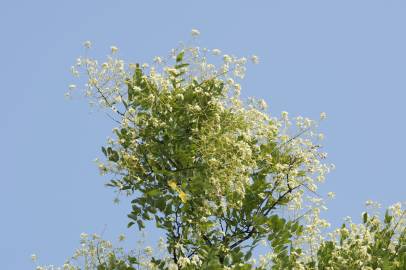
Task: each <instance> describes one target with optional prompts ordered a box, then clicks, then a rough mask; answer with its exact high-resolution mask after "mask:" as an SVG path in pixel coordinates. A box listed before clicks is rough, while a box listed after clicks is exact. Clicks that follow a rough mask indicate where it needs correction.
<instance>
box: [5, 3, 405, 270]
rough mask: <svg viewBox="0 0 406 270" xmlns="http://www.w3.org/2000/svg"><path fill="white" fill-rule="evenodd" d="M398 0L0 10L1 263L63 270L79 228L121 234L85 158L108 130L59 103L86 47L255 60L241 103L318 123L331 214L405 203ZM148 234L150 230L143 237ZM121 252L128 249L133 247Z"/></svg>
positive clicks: (123, 210)
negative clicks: (182, 47)
mask: <svg viewBox="0 0 406 270" xmlns="http://www.w3.org/2000/svg"><path fill="white" fill-rule="evenodd" d="M405 14H406V1H403V0H398V1H396V0H380V1H375V0H357V1H354V0H340V1H326V0H320V1H315V0H306V1H299V0H298V1H293V0H283V1H282V0H280V1H237V0H234V1H208V0H205V1H190V0H187V1H186V0H184V1H135V0H133V1H130V0H128V1H120V0H116V1H102V0H97V1H96V0H95V1H79V0H71V1H50V0H49V1H45V0H43V1H28V0H26V1H22V0H14V1H2V3H1V7H0V38H1V42H0V54H1V58H0V59H1V64H0V79H1V80H0V81H1V100H2V102H1V106H0V116H1V125H0V149H1V153H2V154H1V155H0V164H1V165H0V168H1V171H2V173H1V175H0V262H1V268H2V269H5V270H14V269H15V270H22V269H31V268H32V263H31V262H30V258H29V257H30V254H31V253H37V254H38V256H39V259H40V261H41V262H43V263H54V264H61V263H62V262H63V261H64V259H65V258H67V257H68V256H69V255H71V253H72V252H73V250H74V248H75V247H76V246H77V245H78V239H79V234H80V233H81V232H84V231H86V232H97V233H100V232H102V231H103V230H104V231H105V233H104V235H105V237H106V238H109V239H113V238H114V237H116V236H117V235H118V234H119V233H121V232H124V233H127V234H132V233H133V230H131V231H128V230H127V229H126V224H127V222H128V220H127V219H126V214H127V212H128V209H129V206H128V205H127V204H122V205H120V206H117V205H114V204H113V203H112V200H113V198H114V194H113V192H112V190H109V189H108V188H105V187H104V186H103V184H104V179H103V178H101V177H100V176H99V175H98V171H97V168H96V166H95V165H94V164H93V162H92V160H93V159H94V158H95V157H98V156H101V152H100V147H101V146H102V145H103V144H104V142H105V139H106V137H107V136H109V135H110V131H111V127H112V123H111V121H110V120H109V119H108V118H107V117H106V116H105V115H104V114H103V113H99V112H97V111H96V112H93V113H91V112H90V111H91V110H90V108H89V107H88V106H87V103H86V102H85V101H84V100H76V101H66V100H65V99H64V96H63V94H64V92H65V91H66V89H67V85H68V84H69V83H71V76H70V73H69V68H70V66H71V65H72V64H73V63H74V60H75V59H76V57H77V56H79V55H80V54H82V53H83V48H82V43H83V41H85V40H92V41H93V43H94V48H95V49H94V50H93V55H95V56H98V57H104V56H105V55H106V54H107V53H108V50H109V47H110V45H113V44H114V45H116V46H118V47H119V48H120V55H121V56H122V57H123V58H127V59H130V60H139V61H140V62H145V61H149V60H150V59H151V58H152V57H153V56H155V55H165V54H166V53H167V52H168V50H169V49H170V48H172V47H174V46H176V45H177V43H178V41H180V40H187V39H188V38H189V32H190V30H191V29H192V28H197V29H199V30H200V31H201V33H202V35H201V37H200V42H201V45H202V46H207V47H209V48H220V49H222V50H223V51H226V52H228V53H230V54H236V55H240V56H244V55H247V56H249V55H251V54H254V53H255V54H257V55H258V56H259V57H260V61H261V64H260V65H257V66H251V68H250V69H249V70H248V72H247V76H246V80H245V82H244V85H243V87H244V89H243V93H244V94H245V95H246V96H256V97H262V98H264V99H265V100H266V101H267V102H268V103H269V104H270V109H269V110H270V112H271V113H273V114H279V113H280V111H282V110H286V111H289V112H290V114H291V115H299V114H300V115H303V116H309V117H312V118H317V117H318V115H319V113H320V112H321V111H326V112H327V115H328V119H327V120H326V122H325V123H323V125H322V130H323V132H324V133H325V137H326V139H325V150H326V151H327V152H329V161H331V162H333V163H335V164H336V167H337V169H336V171H335V172H333V173H332V174H330V175H329V176H328V178H327V182H326V184H325V185H324V187H323V188H322V191H335V192H336V193H337V197H336V200H334V201H333V202H331V203H330V204H329V212H328V213H327V214H326V216H327V218H328V219H329V220H330V221H331V222H332V223H333V224H334V225H338V224H339V223H340V222H341V221H342V219H343V217H345V216H347V215H350V216H353V217H358V216H359V214H360V213H361V212H362V211H363V207H364V202H365V201H366V200H367V199H373V200H377V201H380V202H381V203H382V204H383V205H384V206H386V205H388V204H390V203H393V202H396V201H404V200H406V183H405V180H406V179H405V167H404V166H405V165H404V164H405V161H406V158H405V153H406V140H405V138H406V127H405V124H406V121H405V116H406V106H405V103H406V76H405V74H406V37H405V27H406V16H405ZM152 233H154V232H152ZM130 245H131V243H130Z"/></svg>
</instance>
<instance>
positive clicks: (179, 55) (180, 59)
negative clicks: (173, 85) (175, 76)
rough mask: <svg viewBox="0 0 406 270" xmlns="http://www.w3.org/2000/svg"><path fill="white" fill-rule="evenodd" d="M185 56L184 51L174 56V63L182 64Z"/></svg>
mask: <svg viewBox="0 0 406 270" xmlns="http://www.w3.org/2000/svg"><path fill="white" fill-rule="evenodd" d="M184 55H185V51H181V52H180V53H179V54H178V55H177V56H176V62H177V63H179V62H182V60H183V56H184Z"/></svg>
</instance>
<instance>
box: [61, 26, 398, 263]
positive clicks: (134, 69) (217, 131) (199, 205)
mask: <svg viewBox="0 0 406 270" xmlns="http://www.w3.org/2000/svg"><path fill="white" fill-rule="evenodd" d="M192 34H193V35H194V36H197V35H198V34H199V32H198V31H197V30H193V31H192ZM85 46H86V47H87V48H88V49H90V47H91V43H90V42H86V43H85ZM117 54H118V49H117V48H116V47H114V46H113V47H111V55H110V56H109V57H108V58H107V59H106V61H105V62H102V63H101V64H100V63H99V61H97V60H95V59H93V58H91V57H88V56H86V57H80V58H78V59H77V63H76V65H75V66H73V67H72V73H73V74H74V75H75V76H78V75H79V74H85V75H86V76H87V81H86V83H85V87H84V93H85V94H86V96H87V97H89V99H90V102H91V104H92V105H94V104H97V105H99V106H101V107H102V108H104V109H107V111H108V113H109V116H110V118H112V119H113V120H114V121H115V122H116V123H117V127H116V128H114V130H113V137H112V138H111V139H109V140H108V142H107V144H106V145H105V146H104V147H102V152H103V154H104V156H105V158H104V159H102V160H101V161H98V166H99V169H100V172H101V173H102V174H107V175H109V176H110V177H111V180H110V181H109V183H108V184H107V185H108V186H110V187H112V188H114V189H115V190H116V191H117V192H118V193H120V194H123V195H124V196H129V197H130V198H131V199H132V200H131V207H132V211H131V212H130V213H129V214H128V218H129V221H128V222H129V223H128V226H129V227H132V226H136V227H138V229H140V230H142V229H144V228H145V226H146V225H145V224H146V223H145V222H146V221H153V224H155V226H156V227H157V228H160V229H162V230H164V231H165V234H166V237H165V239H164V240H163V242H162V246H164V249H165V252H166V253H165V255H162V256H157V255H156V254H155V253H154V252H152V251H150V250H148V251H145V252H144V253H143V254H144V255H145V256H144V255H143V256H140V255H138V256H136V255H134V254H132V253H129V254H125V253H124V252H122V251H118V250H116V249H114V248H112V247H111V246H110V245H109V242H106V241H104V240H101V239H99V238H98V237H97V236H95V237H93V238H88V236H84V237H82V241H83V243H84V245H85V246H86V247H87V249H86V252H87V253H86V252H84V253H83V254H85V253H86V254H87V255H86V256H93V258H96V259H94V260H88V262H90V261H92V264H89V265H88V266H85V267H84V268H83V269H98V270H102V269H105V270H107V269H109V270H110V269H111V270H112V269H120V270H121V269H123V270H124V269H140V267H143V269H144V268H145V269H171V270H172V269H188V270H189V269H190V270H191V269H213V270H214V269H241V270H242V269H379V268H381V269H405V267H406V255H405V252H406V246H405V243H406V230H405V216H404V213H405V212H404V210H402V209H401V205H400V204H397V205H395V206H393V207H392V208H390V209H389V210H388V211H387V212H386V214H385V217H384V220H383V221H381V220H380V219H379V218H378V216H377V215H369V214H368V213H364V214H363V224H359V225H355V224H354V223H352V222H348V223H347V224H344V225H343V227H342V228H340V229H337V230H335V231H333V232H332V233H330V235H329V237H327V236H325V235H324V232H325V230H326V228H328V227H329V223H328V222H327V221H326V220H324V219H322V218H321V217H320V212H321V211H323V210H324V209H325V204H324V200H323V199H322V198H323V197H324V196H322V195H320V194H318V192H317V188H318V185H319V184H320V183H322V182H323V181H324V179H325V176H326V174H327V173H328V172H329V171H330V170H331V169H332V168H333V165H331V164H326V163H325V162H324V159H325V157H326V153H324V152H322V151H321V141H322V139H323V134H321V133H319V132H318V131H317V126H318V124H319V122H320V121H321V120H323V119H324V118H325V117H326V114H325V113H321V114H320V120H317V121H315V120H311V119H309V118H305V117H301V116H299V117H295V118H291V117H290V116H289V114H288V113H287V112H282V113H281V115H280V116H273V115H270V114H269V113H268V111H267V104H266V103H265V101H264V100H256V99H253V98H245V99H244V98H242V97H241V96H240V90H241V85H240V83H239V80H241V79H243V77H244V76H245V71H246V64H247V63H248V60H247V59H246V58H244V57H241V58H239V57H235V56H233V55H227V54H222V53H221V51H220V50H218V49H211V50H210V49H206V48H201V47H196V46H186V45H181V46H180V47H178V48H176V49H173V50H172V51H171V53H170V55H169V56H167V57H162V58H161V57H156V58H155V59H154V63H153V64H151V65H149V64H137V63H126V62H124V61H123V60H121V59H119V58H118V57H117ZM258 61H259V59H258V57H256V56H252V57H251V62H253V63H254V64H255V63H258ZM75 88H76V86H75V85H71V86H70V92H69V93H68V95H72V94H74V93H73V92H75V91H77V90H75ZM329 196H330V197H333V196H334V193H330V194H329ZM149 224H150V223H149ZM327 238H328V239H327ZM259 245H264V246H266V249H267V252H266V254H257V251H256V250H257V247H258V246H259ZM100 246H104V248H103V250H102V251H99V249H100ZM92 252H93V253H92ZM78 257H80V256H79V255H78V256H76V258H78ZM69 267H71V268H69ZM75 267H76V266H73V264H71V263H70V262H68V263H67V264H66V269H79V268H75ZM86 267H87V268H86ZM80 269H82V268H80Z"/></svg>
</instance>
